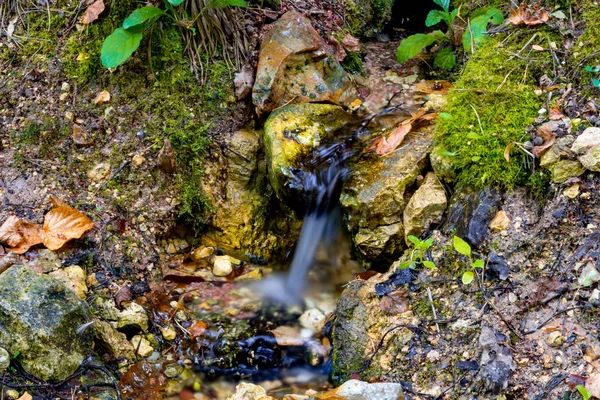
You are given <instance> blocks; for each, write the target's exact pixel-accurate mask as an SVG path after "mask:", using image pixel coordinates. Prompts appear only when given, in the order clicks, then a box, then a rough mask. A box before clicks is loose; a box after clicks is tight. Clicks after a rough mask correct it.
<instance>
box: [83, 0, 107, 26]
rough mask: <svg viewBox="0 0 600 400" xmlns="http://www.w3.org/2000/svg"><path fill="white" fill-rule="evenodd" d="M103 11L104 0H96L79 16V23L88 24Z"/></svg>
mask: <svg viewBox="0 0 600 400" xmlns="http://www.w3.org/2000/svg"><path fill="white" fill-rule="evenodd" d="M103 11H104V0H96V1H95V2H93V3H92V4H90V6H89V7H88V8H87V10H85V12H84V13H83V17H81V23H82V24H83V25H89V24H91V23H92V22H94V21H95V20H97V19H98V17H99V16H100V14H102V12H103Z"/></svg>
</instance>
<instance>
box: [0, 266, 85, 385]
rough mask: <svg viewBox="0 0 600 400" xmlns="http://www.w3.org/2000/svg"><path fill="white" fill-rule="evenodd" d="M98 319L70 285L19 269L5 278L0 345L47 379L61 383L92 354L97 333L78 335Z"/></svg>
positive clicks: (0, 293) (0, 281)
mask: <svg viewBox="0 0 600 400" xmlns="http://www.w3.org/2000/svg"><path fill="white" fill-rule="evenodd" d="M91 318H92V316H91V313H90V311H89V309H88V305H87V303H85V302H84V301H83V300H81V299H80V298H79V297H77V295H76V294H75V293H74V292H73V291H71V290H70V289H68V288H67V287H66V286H65V285H64V283H62V282H60V281H58V280H56V279H54V278H52V277H50V276H48V275H44V274H38V273H36V272H33V271H32V270H31V269H30V268H28V267H26V266H22V265H15V266H12V267H11V268H9V269H8V270H6V271H5V272H4V273H3V274H2V275H0V346H1V347H4V348H5V349H7V350H8V351H9V353H10V354H13V355H17V356H16V357H17V360H18V361H19V362H20V363H21V365H22V366H23V369H24V370H25V371H26V372H27V373H29V374H31V375H33V376H35V377H37V378H39V379H42V380H47V381H53V382H57V381H61V380H63V379H65V378H67V377H68V376H70V375H71V374H73V373H74V372H75V371H76V370H77V368H79V367H80V366H81V363H82V361H83V360H84V359H85V358H86V357H87V356H88V354H89V353H90V351H91V330H84V331H83V332H82V333H81V334H78V333H77V332H76V329H77V327H78V326H80V325H82V324H84V323H87V322H89V321H90V320H91Z"/></svg>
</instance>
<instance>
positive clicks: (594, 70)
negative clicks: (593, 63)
mask: <svg viewBox="0 0 600 400" xmlns="http://www.w3.org/2000/svg"><path fill="white" fill-rule="evenodd" d="M583 68H584V69H585V70H586V71H587V72H592V73H593V72H598V71H596V68H592V67H590V66H589V65H585V66H584V67H583Z"/></svg>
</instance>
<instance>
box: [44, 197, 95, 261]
mask: <svg viewBox="0 0 600 400" xmlns="http://www.w3.org/2000/svg"><path fill="white" fill-rule="evenodd" d="M50 200H51V201H52V202H53V204H54V208H53V209H52V210H50V212H49V213H48V214H46V216H45V217H44V230H43V232H42V239H43V243H44V246H46V247H47V248H49V249H50V250H58V249H60V248H61V247H62V246H63V245H64V244H65V243H66V242H68V241H69V240H71V239H78V238H80V237H81V235H83V234H84V233H85V232H87V231H89V230H90V229H92V228H93V227H94V223H93V222H92V220H91V219H89V218H88V217H87V216H85V215H84V214H82V213H81V212H80V211H78V210H75V209H74V208H71V207H69V206H68V205H66V204H64V203H63V202H62V201H60V200H58V199H57V198H56V197H54V196H52V197H51V198H50Z"/></svg>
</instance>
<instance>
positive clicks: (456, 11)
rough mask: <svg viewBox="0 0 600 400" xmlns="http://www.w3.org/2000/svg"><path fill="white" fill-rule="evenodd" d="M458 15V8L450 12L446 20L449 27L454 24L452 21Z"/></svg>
mask: <svg viewBox="0 0 600 400" xmlns="http://www.w3.org/2000/svg"><path fill="white" fill-rule="evenodd" d="M457 15H458V8H455V9H454V10H452V12H451V13H450V18H449V19H448V21H447V22H448V26H451V25H452V24H453V23H454V20H455V19H456V16H457Z"/></svg>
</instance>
